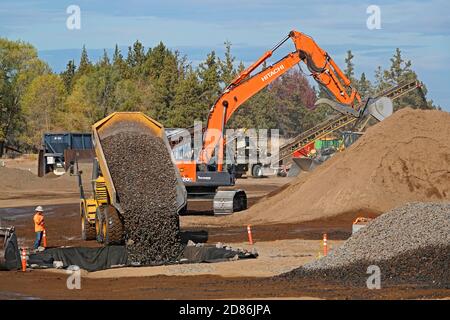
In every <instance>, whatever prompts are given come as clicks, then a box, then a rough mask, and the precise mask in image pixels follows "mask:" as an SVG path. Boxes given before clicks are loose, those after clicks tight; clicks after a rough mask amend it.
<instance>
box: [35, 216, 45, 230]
mask: <svg viewBox="0 0 450 320" xmlns="http://www.w3.org/2000/svg"><path fill="white" fill-rule="evenodd" d="M33 221H34V232H38V231H44V229H45V228H44V216H43V215H42V214H39V213H36V214H35V215H34V217H33Z"/></svg>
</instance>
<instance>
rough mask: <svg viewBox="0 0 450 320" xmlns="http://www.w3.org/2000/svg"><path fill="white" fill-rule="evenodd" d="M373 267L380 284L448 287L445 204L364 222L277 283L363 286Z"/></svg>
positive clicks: (449, 220) (449, 240)
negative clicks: (318, 281) (338, 243)
mask: <svg viewBox="0 0 450 320" xmlns="http://www.w3.org/2000/svg"><path fill="white" fill-rule="evenodd" d="M370 265H376V266H378V267H379V268H380V271H381V283H382V285H383V283H384V284H398V283H410V284H413V283H420V284H423V285H428V286H433V287H444V288H449V287H450V204H448V203H444V204H442V203H410V204H407V205H405V206H402V207H399V208H395V209H393V210H391V211H389V212H387V213H385V214H383V215H381V216H380V217H378V218H376V219H375V220H373V221H372V222H370V223H369V224H368V225H367V226H366V227H365V228H363V229H361V230H360V231H358V232H357V233H355V234H354V235H353V236H351V237H350V238H349V239H348V240H347V241H346V242H345V243H344V244H343V245H342V246H340V247H339V248H337V249H336V250H334V251H332V252H331V253H329V254H328V255H327V256H325V257H323V258H321V259H319V260H316V261H313V262H311V263H309V264H306V265H304V266H302V267H300V268H297V269H295V270H293V271H291V272H289V273H287V274H284V275H282V277H286V278H290V277H307V278H320V279H329V280H336V281H340V282H349V283H353V284H356V285H361V286H365V285H366V281H367V278H368V277H369V275H370V274H368V273H367V268H368V266H370Z"/></svg>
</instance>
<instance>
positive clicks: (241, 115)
mask: <svg viewBox="0 0 450 320" xmlns="http://www.w3.org/2000/svg"><path fill="white" fill-rule="evenodd" d="M224 45H225V54H224V57H218V56H217V55H216V53H215V52H214V51H212V52H210V53H209V54H208V55H207V57H206V59H205V60H204V61H203V62H202V63H200V64H199V65H198V67H193V66H192V65H191V64H190V63H189V62H188V59H187V57H185V56H181V55H180V53H179V52H177V51H172V50H170V49H168V48H167V47H166V46H165V45H164V44H163V43H162V42H161V43H159V44H158V45H157V46H155V47H153V48H148V49H146V48H144V46H143V45H142V44H141V43H140V42H139V41H136V42H135V43H134V44H133V45H132V46H130V47H129V48H128V52H127V55H126V57H124V55H123V54H122V53H121V52H120V50H119V48H118V46H116V47H115V51H114V54H113V57H112V58H111V59H110V57H108V54H107V52H106V51H105V52H104V54H103V56H102V58H101V59H100V60H99V61H96V62H93V61H91V60H90V59H89V56H88V51H87V50H86V48H85V47H83V49H82V54H81V59H80V61H79V62H78V66H77V65H76V62H75V61H73V60H71V61H69V62H68V63H67V67H66V70H65V71H63V72H61V73H60V74H55V73H53V72H52V71H51V69H50V68H49V66H48V65H47V64H46V63H45V62H44V61H42V60H40V59H39V58H38V56H37V51H36V49H35V48H34V47H33V46H32V45H30V44H28V43H24V42H21V41H10V40H7V39H3V38H0V156H1V155H2V151H3V150H4V147H5V146H13V147H15V148H18V149H20V150H22V151H26V152H29V151H36V150H37V148H39V146H40V142H41V137H42V133H44V132H48V131H81V132H86V131H89V130H90V126H91V125H92V123H94V122H95V121H97V120H99V119H101V118H103V117H105V116H106V115H108V114H110V113H111V112H114V111H142V112H145V113H146V114H148V115H149V116H151V117H153V118H155V119H157V120H158V121H160V122H162V123H163V124H164V125H165V126H167V127H188V126H191V125H193V124H194V120H201V121H205V120H206V117H207V115H208V111H209V109H210V107H211V106H212V105H213V104H214V102H215V101H216V99H217V97H218V95H219V94H220V93H221V91H222V90H223V89H224V88H225V86H226V85H227V84H228V83H230V81H232V79H233V78H234V77H236V75H238V74H239V72H240V71H242V70H243V69H244V65H243V63H242V62H241V63H240V64H237V63H236V61H235V57H234V56H233V55H232V53H231V44H230V43H229V42H226V43H224ZM352 59H353V55H352V53H351V51H349V52H348V55H347V58H346V60H345V62H346V64H347V68H346V70H345V73H346V74H347V75H348V76H349V77H350V78H351V79H352V81H353V82H354V83H355V85H356V87H357V88H358V90H360V91H361V93H362V94H363V96H366V95H370V94H373V93H374V92H379V91H380V90H383V89H386V88H388V87H389V86H391V85H394V84H395V83H398V82H401V81H406V80H408V81H409V80H414V79H417V75H416V74H415V72H414V71H413V70H412V69H411V62H410V61H405V60H404V59H403V57H402V56H401V52H400V50H399V49H397V51H396V52H395V54H394V56H393V58H392V59H391V66H390V67H389V69H387V70H382V69H381V67H379V68H378V69H377V70H376V72H375V83H374V84H372V83H371V82H370V81H369V80H368V79H367V78H366V75H365V74H364V73H363V74H362V75H361V77H360V79H357V78H356V77H355V74H354V66H353V62H352ZM425 93H426V89H425ZM318 94H319V95H322V94H323V92H322V90H320V91H319V93H318ZM316 96H317V93H316V91H315V89H314V88H313V87H311V85H310V84H309V83H308V81H307V79H306V77H305V76H304V75H303V74H302V73H301V72H300V71H298V70H297V69H296V70H291V71H290V72H288V73H287V74H285V75H284V76H283V77H281V78H280V79H278V80H276V81H275V82H273V83H272V84H271V85H270V86H268V87H267V88H265V89H263V90H262V91H261V92H259V93H258V94H256V95H255V96H254V97H252V98H251V99H250V100H249V101H247V102H246V103H245V104H244V106H242V107H241V108H240V109H239V110H238V111H237V112H236V113H235V115H234V116H233V119H232V120H231V122H230V124H229V127H231V128H267V129H271V128H279V129H280V130H281V133H282V134H284V135H285V136H292V135H294V134H297V133H299V132H301V131H303V130H306V129H308V128H310V127H312V126H314V125H315V124H316V123H317V122H318V121H321V120H323V119H324V118H325V117H326V116H327V115H328V114H330V113H332V111H331V110H328V109H327V108H325V107H319V108H317V109H315V110H310V109H311V108H312V107H313V105H314V101H315V100H316ZM405 106H413V107H421V108H433V104H432V101H426V99H425V97H424V96H420V95H419V94H418V93H413V94H410V95H408V96H405V97H403V98H401V99H399V100H398V101H396V102H395V107H396V109H399V108H402V107H405Z"/></svg>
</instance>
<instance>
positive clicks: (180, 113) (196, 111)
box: [167, 68, 208, 128]
mask: <svg viewBox="0 0 450 320" xmlns="http://www.w3.org/2000/svg"><path fill="white" fill-rule="evenodd" d="M201 93H202V88H201V86H200V82H199V79H198V77H197V74H196V73H195V71H194V70H192V68H188V69H187V70H186V77H185V78H184V79H183V80H181V81H180V82H179V83H178V85H177V88H176V92H175V99H174V103H173V108H172V109H171V110H170V112H169V114H168V122H167V124H168V125H169V126H172V127H178V128H186V127H190V126H192V125H194V121H195V120H198V121H205V120H206V116H207V114H208V108H205V106H204V105H202V104H201V103H200V102H199V99H198V97H199V96H200V95H201Z"/></svg>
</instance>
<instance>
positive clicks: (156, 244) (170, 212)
mask: <svg viewBox="0 0 450 320" xmlns="http://www.w3.org/2000/svg"><path fill="white" fill-rule="evenodd" d="M102 147H103V151H104V153H105V157H106V161H107V162H108V166H109V169H110V173H111V177H112V179H113V181H114V185H115V187H116V191H117V194H118V198H119V202H120V204H121V206H122V209H123V210H124V213H123V215H122V219H123V222H124V229H125V234H126V239H127V242H126V245H127V250H128V257H129V260H130V261H131V262H132V263H140V264H145V265H151V264H164V263H169V262H173V261H175V260H176V259H177V258H178V257H179V255H180V254H181V252H182V249H183V246H182V244H181V241H180V227H179V218H178V214H177V201H176V184H177V178H176V173H175V168H174V165H173V163H172V160H171V157H170V154H169V151H168V150H167V148H166V146H165V144H164V142H163V141H162V140H161V139H160V138H158V137H154V136H151V135H148V134H142V133H138V132H119V133H116V134H114V135H111V136H108V137H106V138H104V139H103V140H102Z"/></svg>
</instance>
